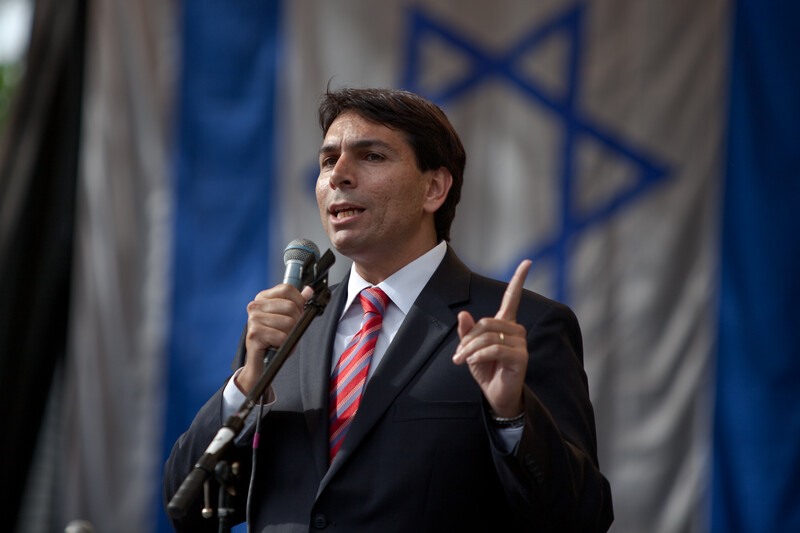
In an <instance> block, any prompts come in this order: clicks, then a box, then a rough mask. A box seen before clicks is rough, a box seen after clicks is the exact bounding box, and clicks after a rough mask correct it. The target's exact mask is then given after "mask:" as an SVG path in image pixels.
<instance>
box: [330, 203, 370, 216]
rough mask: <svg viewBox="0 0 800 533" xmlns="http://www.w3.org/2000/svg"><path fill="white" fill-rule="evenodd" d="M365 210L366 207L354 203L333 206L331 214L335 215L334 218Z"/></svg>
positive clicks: (352, 214)
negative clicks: (356, 205) (353, 204)
mask: <svg viewBox="0 0 800 533" xmlns="http://www.w3.org/2000/svg"><path fill="white" fill-rule="evenodd" d="M363 211H364V209H363V208H361V207H355V206H352V205H342V206H338V207H334V208H332V209H331V215H333V217H334V218H347V217H352V216H355V215H357V214H359V213H362V212H363Z"/></svg>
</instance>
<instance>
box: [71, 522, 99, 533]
mask: <svg viewBox="0 0 800 533" xmlns="http://www.w3.org/2000/svg"><path fill="white" fill-rule="evenodd" d="M64 533H94V526H92V524H90V523H89V522H87V521H86V520H73V521H72V522H70V523H69V524H67V527H66V528H65V529H64Z"/></svg>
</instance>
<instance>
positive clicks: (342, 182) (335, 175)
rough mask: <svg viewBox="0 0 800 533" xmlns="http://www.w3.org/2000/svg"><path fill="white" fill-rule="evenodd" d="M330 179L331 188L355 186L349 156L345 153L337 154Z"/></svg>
mask: <svg viewBox="0 0 800 533" xmlns="http://www.w3.org/2000/svg"><path fill="white" fill-rule="evenodd" d="M330 179H331V187H333V188H341V187H355V186H356V184H357V182H356V179H355V173H354V172H353V165H352V161H351V158H350V156H348V155H346V154H342V155H341V156H339V158H338V159H337V160H336V164H335V165H334V166H333V170H331V174H330Z"/></svg>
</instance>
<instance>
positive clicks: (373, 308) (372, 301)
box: [358, 287, 389, 316]
mask: <svg viewBox="0 0 800 533" xmlns="http://www.w3.org/2000/svg"><path fill="white" fill-rule="evenodd" d="M358 297H359V298H360V299H361V307H363V308H364V314H367V313H377V314H379V315H381V316H383V314H384V313H385V312H386V306H387V305H389V297H388V296H386V293H385V292H383V291H382V290H380V289H379V288H378V287H368V288H366V289H364V290H363V291H361V293H360V294H359V295H358Z"/></svg>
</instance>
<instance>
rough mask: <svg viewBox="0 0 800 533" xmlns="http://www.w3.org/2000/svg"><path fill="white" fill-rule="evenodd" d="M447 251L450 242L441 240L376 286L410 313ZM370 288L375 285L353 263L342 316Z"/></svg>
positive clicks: (405, 311)
mask: <svg viewBox="0 0 800 533" xmlns="http://www.w3.org/2000/svg"><path fill="white" fill-rule="evenodd" d="M445 253H447V243H446V242H445V241H441V242H440V243H439V244H437V245H436V246H434V247H433V248H431V249H430V250H428V251H427V252H426V253H425V254H424V255H421V256H420V257H418V258H416V259H414V260H413V261H411V262H410V263H409V264H407V265H406V266H404V267H403V268H401V269H400V270H398V271H397V272H395V273H394V274H392V275H391V276H389V277H388V278H386V279H385V280H383V281H382V282H380V283H378V285H376V287H378V288H379V289H381V290H382V291H383V292H385V293H386V295H387V296H388V297H389V299H390V300H391V303H393V304H394V305H396V306H397V307H398V308H399V309H400V310H401V311H402V312H403V315H407V314H408V311H409V310H410V309H411V306H412V305H413V304H414V301H415V300H416V299H417V296H419V293H421V292H422V289H423V288H424V287H425V285H426V284H427V283H428V280H429V279H431V276H432V275H433V273H434V272H435V271H436V269H437V268H439V264H440V263H441V262H442V259H444V256H445ZM367 287H372V284H371V283H369V282H367V281H366V280H365V279H364V278H362V277H361V276H360V275H359V274H358V272H357V271H356V266H355V264H353V265H352V266H351V267H350V279H349V281H348V283H347V302H346V303H345V306H344V310H343V312H342V315H344V313H345V312H347V310H348V309H349V308H350V305H352V303H353V301H355V299H356V296H358V294H359V293H360V292H361V291H362V290H364V289H366V288H367Z"/></svg>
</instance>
